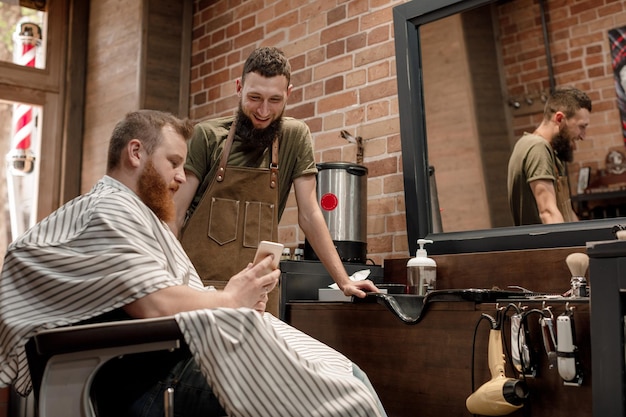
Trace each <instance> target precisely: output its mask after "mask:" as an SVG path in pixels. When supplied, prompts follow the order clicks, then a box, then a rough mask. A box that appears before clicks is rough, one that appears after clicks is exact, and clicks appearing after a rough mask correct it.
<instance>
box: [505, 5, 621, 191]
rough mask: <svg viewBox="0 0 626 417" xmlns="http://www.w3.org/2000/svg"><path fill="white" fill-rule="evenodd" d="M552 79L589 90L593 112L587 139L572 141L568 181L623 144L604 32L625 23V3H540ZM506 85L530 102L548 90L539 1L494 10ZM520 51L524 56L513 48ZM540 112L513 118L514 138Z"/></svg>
mask: <svg viewBox="0 0 626 417" xmlns="http://www.w3.org/2000/svg"><path fill="white" fill-rule="evenodd" d="M545 5H546V6H545V12H546V16H547V27H548V29H549V32H548V33H549V39H550V49H551V55H552V65H553V72H554V79H555V83H556V85H557V86H560V85H574V86H576V87H578V88H580V89H582V90H584V91H586V92H587V93H588V94H589V97H590V98H591V99H592V100H593V111H592V114H591V120H590V125H589V129H588V131H587V135H588V136H587V139H586V140H585V141H584V142H578V144H577V151H576V153H575V160H574V163H573V164H571V165H570V179H571V182H572V183H574V184H575V183H576V181H577V178H578V170H579V168H580V167H582V166H590V167H592V169H598V168H604V167H605V162H604V160H605V157H606V155H607V153H608V150H609V149H611V148H615V147H619V148H621V149H623V148H624V144H623V139H622V137H621V131H620V116H619V112H618V108H617V99H616V91H615V81H614V77H613V69H612V65H611V50H610V47H609V39H608V34H607V32H608V30H610V29H614V28H618V27H622V26H624V25H626V3H625V2H623V1H620V0H586V1H580V0H578V1H546V2H545ZM497 12H498V19H499V27H500V31H501V44H502V53H503V57H502V59H503V62H504V67H503V68H504V76H505V79H506V88H507V92H508V94H509V96H510V97H518V98H523V97H524V96H526V95H530V96H531V97H532V98H533V99H534V100H535V102H537V101H539V100H538V98H539V96H540V94H541V93H542V92H546V91H549V83H548V77H547V74H548V64H547V62H548V61H547V60H546V56H545V49H544V43H543V42H544V41H543V34H542V27H541V20H540V7H539V3H538V2H537V1H535V0H515V1H514V2H508V3H504V4H503V5H502V6H500V7H498V8H497ZM522 48H523V50H524V51H526V53H525V54H524V55H521V54H519V52H518V51H519V50H520V49H522ZM541 117H542V115H541V113H540V112H534V113H531V114H527V115H523V116H519V117H514V118H513V128H514V133H515V137H517V136H519V135H521V133H522V132H523V131H529V130H530V131H532V130H534V126H536V125H537V124H538V123H539V122H540V121H541Z"/></svg>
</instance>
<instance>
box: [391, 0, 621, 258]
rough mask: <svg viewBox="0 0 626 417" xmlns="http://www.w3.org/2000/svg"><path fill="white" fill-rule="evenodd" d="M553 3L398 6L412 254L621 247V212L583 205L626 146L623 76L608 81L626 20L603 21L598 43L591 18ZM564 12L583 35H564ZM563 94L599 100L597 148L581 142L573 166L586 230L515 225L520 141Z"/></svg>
mask: <svg viewBox="0 0 626 417" xmlns="http://www.w3.org/2000/svg"><path fill="white" fill-rule="evenodd" d="M554 3H555V2H550V1H547V0H499V1H495V0H412V1H409V2H407V3H404V4H402V5H399V6H397V7H395V8H394V10H393V18H394V28H395V29H394V30H395V42H396V59H397V61H396V62H397V76H398V99H399V106H400V129H401V141H402V153H403V160H402V162H403V169H404V186H405V198H406V213H407V215H406V221H407V232H408V239H409V250H410V253H411V254H413V253H415V250H416V249H417V243H416V242H417V239H419V238H424V237H426V238H428V239H432V240H433V241H434V243H433V245H430V247H429V253H432V254H447V253H465V252H485V251H498V250H513V249H531V248H549V247H569V246H584V245H585V243H586V242H588V241H598V240H608V239H614V235H613V233H612V230H613V227H614V226H615V225H618V224H626V218H624V217H621V216H623V215H624V214H621V213H620V212H619V211H614V212H613V213H612V214H607V215H606V216H603V218H598V216H595V217H594V216H592V215H591V214H589V213H588V212H585V213H582V211H584V210H585V207H586V206H584V205H583V204H582V203H586V202H588V201H587V200H589V199H590V198H591V197H589V198H587V197H585V195H584V194H580V195H578V196H577V195H576V194H577V190H576V186H577V184H578V177H579V172H583V171H585V170H589V169H590V170H592V172H594V173H596V172H597V173H598V174H597V175H598V176H600V175H601V174H602V173H603V172H604V171H603V170H604V168H606V166H605V165H606V160H605V158H606V155H607V151H609V150H610V149H614V148H617V149H618V150H619V149H621V148H625V147H624V137H623V132H622V130H621V121H620V116H619V111H618V109H617V104H616V103H617V97H616V95H615V85H614V81H613V75H614V74H613V73H611V71H607V68H610V66H611V56H610V53H608V52H607V51H609V39H608V34H609V31H610V30H611V29H613V26H612V25H615V26H619V22H618V21H615V20H611V19H604V20H599V21H598V22H597V23H596V22H594V27H595V28H596V29H595V30H596V32H595V33H590V32H589V28H588V27H587V26H584V25H585V20H584V19H583V17H584V16H586V17H587V18H588V19H591V18H592V16H590V15H589V14H586V15H584V11H579V12H580V13H581V17H576V16H573V13H574V11H573V10H571V9H565V8H567V7H573V6H567V5H565V6H562V5H558V6H557V5H555V4H554ZM564 13H565V14H567V16H568V19H569V20H568V21H569V22H570V23H571V25H579V26H580V25H583V26H584V31H583V33H580V34H576V33H577V32H580V31H577V30H570V29H569V28H566V27H563V25H562V20H559V19H563V17H564ZM622 17H623V14H622ZM618 20H619V19H618ZM622 22H623V19H622ZM578 63H581V64H580V65H578ZM581 66H582V67H581ZM594 69H595V71H594ZM560 85H574V86H576V87H578V88H580V89H582V90H584V91H586V92H587V93H588V94H589V96H590V97H591V98H592V100H593V102H594V111H593V112H592V119H591V124H590V126H589V129H588V137H590V138H591V140H585V141H584V142H578V146H577V150H576V152H575V160H574V162H573V163H570V164H569V166H568V168H569V171H570V175H569V177H570V182H571V183H572V187H571V189H572V190H571V191H572V196H573V200H575V202H576V203H577V204H578V205H577V209H579V210H581V219H583V220H581V221H579V222H574V223H564V224H558V225H535V226H519V227H516V226H514V225H513V222H512V218H511V215H510V212H509V207H508V200H507V191H506V176H507V165H508V157H509V155H510V152H511V150H512V147H513V145H514V143H515V141H516V140H517V139H518V138H519V136H520V135H521V133H523V132H525V131H530V132H532V131H533V130H534V128H535V127H536V126H537V125H538V124H539V123H540V121H541V118H542V112H543V103H544V102H545V99H546V96H547V94H549V92H550V91H551V90H552V89H554V88H555V86H560ZM625 149H626V148H625ZM619 152H621V150H619ZM625 169H626V168H625ZM587 172H588V171H587ZM602 175H604V174H602ZM588 182H589V180H588V179H586V183H585V184H587V183H588ZM624 187H625V188H626V182H625V186H624ZM598 195H599V194H595V195H594V196H593V198H595V197H597V196H598ZM624 202H625V203H626V196H625V201H624ZM624 206H626V204H624Z"/></svg>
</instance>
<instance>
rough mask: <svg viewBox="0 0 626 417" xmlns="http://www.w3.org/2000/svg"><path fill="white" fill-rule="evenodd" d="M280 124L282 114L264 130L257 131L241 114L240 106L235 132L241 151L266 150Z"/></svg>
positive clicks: (276, 134) (277, 132)
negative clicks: (240, 143) (240, 144)
mask: <svg viewBox="0 0 626 417" xmlns="http://www.w3.org/2000/svg"><path fill="white" fill-rule="evenodd" d="M282 124H283V114H282V113H281V114H280V116H279V117H277V118H276V120H274V121H273V122H271V123H270V124H269V125H268V126H267V127H266V128H263V129H257V128H255V127H254V125H253V124H252V120H250V118H249V117H248V116H246V114H245V113H244V112H243V109H242V108H241V104H240V105H239V110H238V111H237V126H236V132H237V135H238V136H239V138H240V139H241V142H242V150H244V151H253V150H259V149H266V148H268V147H269V146H270V145H271V144H272V142H273V141H274V138H276V137H277V136H278V134H279V132H280V128H281V126H282Z"/></svg>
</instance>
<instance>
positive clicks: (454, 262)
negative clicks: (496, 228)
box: [384, 247, 593, 294]
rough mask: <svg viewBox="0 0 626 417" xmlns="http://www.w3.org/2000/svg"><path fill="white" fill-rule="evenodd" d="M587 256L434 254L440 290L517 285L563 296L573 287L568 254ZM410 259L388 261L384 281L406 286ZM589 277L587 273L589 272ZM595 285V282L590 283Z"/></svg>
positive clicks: (554, 252)
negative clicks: (566, 260) (567, 258)
mask: <svg viewBox="0 0 626 417" xmlns="http://www.w3.org/2000/svg"><path fill="white" fill-rule="evenodd" d="M573 252H582V253H585V248H584V247H571V248H558V249H529V250H517V251H502V252H485V253H464V254H453V255H433V256H432V258H433V259H434V260H435V261H436V262H437V288H438V289H458V288H493V287H499V288H502V289H507V286H509V285H517V286H521V287H524V288H526V289H529V290H531V291H534V292H542V293H550V294H562V293H564V292H565V291H567V290H568V289H569V288H570V278H571V273H570V271H569V269H568V267H567V264H566V263H565V258H566V257H567V255H569V254H570V253H573ZM408 260H409V258H404V259H386V260H385V263H384V280H385V282H395V283H403V284H405V283H406V263H407V261H408ZM587 276H588V272H587ZM589 284H590V285H591V286H593V283H592V282H590V283H589Z"/></svg>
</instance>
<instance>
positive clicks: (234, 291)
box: [224, 256, 280, 313]
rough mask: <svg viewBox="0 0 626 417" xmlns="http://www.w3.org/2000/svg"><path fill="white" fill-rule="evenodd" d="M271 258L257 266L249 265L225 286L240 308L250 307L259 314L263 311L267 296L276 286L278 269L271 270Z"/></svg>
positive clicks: (268, 257) (225, 290)
mask: <svg viewBox="0 0 626 417" xmlns="http://www.w3.org/2000/svg"><path fill="white" fill-rule="evenodd" d="M271 263H272V256H267V257H266V258H265V259H263V260H262V261H261V262H259V263H258V264H256V265H254V266H252V264H249V265H248V266H247V267H246V268H245V269H244V270H243V271H241V272H239V273H238V274H236V275H234V276H233V277H232V278H231V279H230V280H229V281H228V284H226V287H225V288H224V292H225V293H228V294H229V295H230V296H231V297H232V298H233V299H234V300H236V301H237V303H238V304H240V306H241V307H250V308H254V309H255V310H257V311H258V312H259V313H263V312H264V311H265V306H266V305H267V294H268V293H269V292H270V291H272V290H273V289H274V287H275V286H276V284H278V278H279V277H280V269H274V270H272V271H271V272H270V273H266V272H267V271H268V270H271V266H270V265H271Z"/></svg>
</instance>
